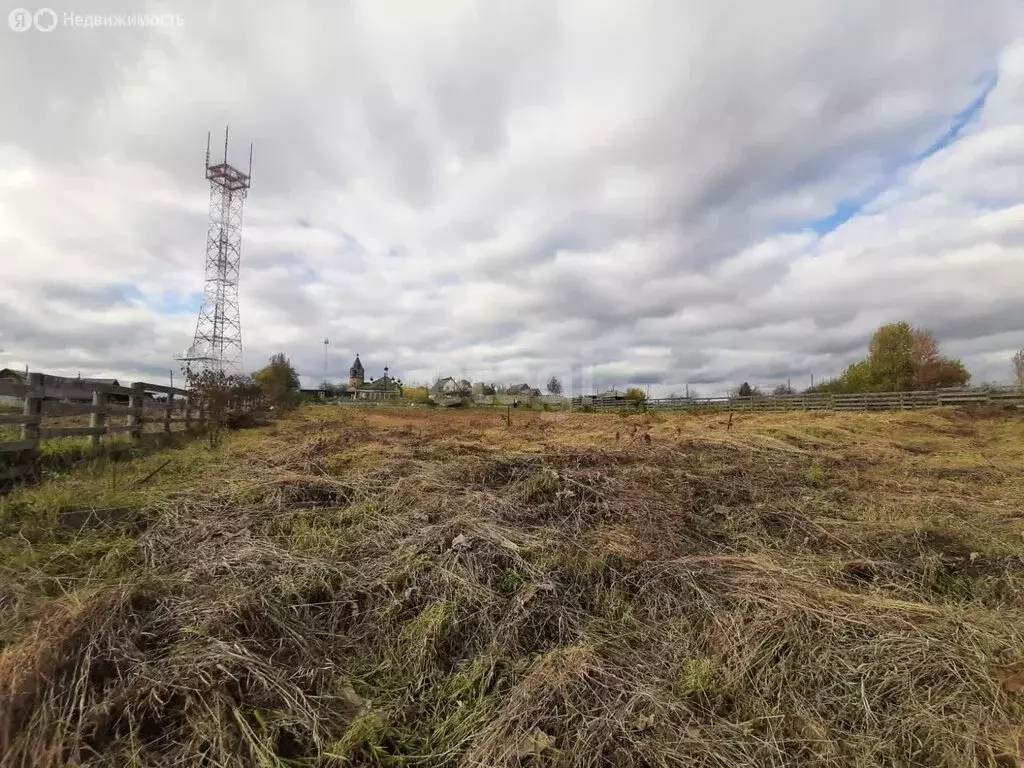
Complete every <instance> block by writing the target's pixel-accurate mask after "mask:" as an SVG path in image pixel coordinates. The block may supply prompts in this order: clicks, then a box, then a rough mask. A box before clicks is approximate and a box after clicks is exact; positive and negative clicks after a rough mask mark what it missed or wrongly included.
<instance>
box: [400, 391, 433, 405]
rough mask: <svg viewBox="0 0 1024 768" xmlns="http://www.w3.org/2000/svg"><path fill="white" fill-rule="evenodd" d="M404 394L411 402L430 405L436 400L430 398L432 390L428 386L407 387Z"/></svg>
mask: <svg viewBox="0 0 1024 768" xmlns="http://www.w3.org/2000/svg"><path fill="white" fill-rule="evenodd" d="M402 394H403V395H404V397H405V399H406V400H408V401H409V402H410V403H416V404H417V405H428V404H430V403H432V402H434V401H433V400H431V399H430V392H429V390H427V388H426V387H406V388H405V390H404V391H403V392H402Z"/></svg>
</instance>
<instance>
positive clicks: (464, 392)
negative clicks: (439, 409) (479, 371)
mask: <svg viewBox="0 0 1024 768" xmlns="http://www.w3.org/2000/svg"><path fill="white" fill-rule="evenodd" d="M468 396H469V391H468V388H467V387H466V385H465V383H464V382H461V381H456V380H455V379H453V378H452V377H451V376H445V377H444V378H443V379H438V380H437V381H435V382H434V385H433V386H432V387H431V388H430V399H431V400H433V401H434V402H436V403H439V404H440V405H448V406H450V405H462V404H463V403H464V402H465V400H466V398H467V397H468Z"/></svg>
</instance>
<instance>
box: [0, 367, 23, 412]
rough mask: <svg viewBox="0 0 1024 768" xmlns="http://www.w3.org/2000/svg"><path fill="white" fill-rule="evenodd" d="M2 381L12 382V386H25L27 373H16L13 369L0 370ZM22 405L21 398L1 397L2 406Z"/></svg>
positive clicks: (12, 396)
mask: <svg viewBox="0 0 1024 768" xmlns="http://www.w3.org/2000/svg"><path fill="white" fill-rule="evenodd" d="M0 381H6V382H10V383H11V384H24V383H25V373H24V371H16V370H14V369H13V368H0ZM20 403H21V398H20V397H15V396H14V395H0V405H18V404H20Z"/></svg>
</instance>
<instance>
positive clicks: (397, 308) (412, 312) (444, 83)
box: [0, 0, 1024, 394]
mask: <svg viewBox="0 0 1024 768" xmlns="http://www.w3.org/2000/svg"><path fill="white" fill-rule="evenodd" d="M138 8H139V6H138V5H137V4H136V3H129V2H127V0H125V1H124V2H94V3H92V4H91V5H90V7H89V8H88V9H85V8H83V7H82V6H81V4H76V5H75V6H74V8H72V7H71V6H68V7H67V8H65V7H60V8H54V10H56V11H57V13H58V16H59V17H62V16H63V14H64V13H66V12H72V11H73V12H74V13H86V12H91V13H96V14H104V15H116V14H135V13H139V12H140V11H139V10H138ZM145 12H147V13H151V14H159V13H165V12H166V13H174V14H177V15H178V16H179V17H181V19H182V21H183V25H182V26H181V27H174V28H146V29H141V28H110V27H98V28H91V29H83V28H67V27H63V26H58V28H57V29H55V30H54V31H53V32H52V33H49V34H41V33H38V32H25V33H20V34H15V33H13V32H11V33H10V34H7V30H0V34H2V35H3V38H4V39H3V42H4V45H3V46H0V98H2V99H3V103H4V104H7V105H9V106H10V108H9V109H8V110H7V112H6V113H5V121H4V122H3V124H2V125H0V312H2V314H0V346H2V347H3V348H4V349H5V353H4V355H5V358H6V359H5V363H11V364H18V365H22V364H28V365H30V366H32V367H34V368H38V369H41V370H50V371H53V372H56V373H61V372H69V371H70V372H74V371H76V370H78V369H79V368H81V369H82V370H83V372H85V371H87V372H88V373H91V374H94V375H117V376H120V377H122V378H129V379H130V378H132V377H134V376H145V375H157V374H159V373H160V372H161V371H163V370H165V369H167V368H169V367H172V366H173V365H174V363H173V358H174V357H175V356H176V355H177V354H179V353H180V351H181V350H182V349H184V348H185V347H186V346H188V344H189V343H190V341H191V335H192V332H193V330H194V317H193V316H192V315H191V314H190V311H191V310H192V304H193V303H194V301H195V298H196V294H197V293H198V292H200V291H201V290H202V281H203V258H204V254H205V243H206V239H205V238H206V225H207V223H206V218H207V200H206V194H207V192H206V190H205V188H204V183H205V182H204V180H203V176H202V159H203V151H204V150H205V136H206V132H207V131H208V130H211V129H212V130H213V134H214V137H213V145H214V152H215V154H216V153H219V152H222V151H223V150H222V145H221V144H219V141H220V139H218V137H217V135H218V132H219V131H220V130H221V129H222V126H223V125H224V124H226V123H230V124H231V131H232V144H231V149H230V152H231V159H232V160H233V161H237V162H240V163H242V162H247V159H248V158H247V148H248V143H249V142H250V141H251V142H253V143H254V144H255V158H254V166H253V188H252V192H251V196H250V199H249V201H248V203H247V207H246V219H245V225H244V229H243V267H242V277H241V306H242V324H243V341H244V345H245V359H246V364H247V365H248V366H249V367H250V368H252V367H256V366H257V365H259V364H260V362H261V361H262V360H264V359H265V358H266V357H268V356H269V355H270V354H271V353H272V352H275V351H278V350H283V351H285V352H286V353H288V354H289V355H290V356H291V357H292V359H293V361H294V362H295V363H296V364H297V367H298V368H299V369H300V372H301V373H302V374H303V379H304V381H305V382H306V383H307V384H312V383H314V382H316V381H318V380H319V379H320V378H321V376H322V368H323V357H322V355H323V344H322V340H323V338H324V337H325V336H326V337H329V338H330V339H331V345H330V350H329V353H330V356H331V358H330V373H331V375H332V376H334V377H342V376H343V375H345V373H346V371H347V367H348V364H349V362H350V358H351V357H352V356H354V354H355V352H357V351H358V352H360V353H361V355H362V358H363V360H364V362H366V364H367V366H368V367H369V368H371V369H372V370H374V371H376V370H382V369H383V366H384V365H389V366H390V367H391V370H392V372H394V373H395V374H397V375H398V376H400V377H401V378H403V379H404V380H405V381H407V382H411V381H416V380H419V381H424V380H427V379H430V378H432V377H433V376H434V375H435V374H440V373H451V374H454V375H459V376H460V377H461V376H465V377H466V378H471V379H474V380H477V379H484V380H488V381H491V380H493V381H499V382H501V381H506V382H507V381H512V380H522V379H524V378H527V379H529V380H530V382H531V383H533V384H535V385H537V386H540V385H542V384H543V382H544V381H546V379H547V378H548V377H549V376H550V375H552V374H557V375H559V376H561V377H562V378H563V380H564V381H566V382H567V383H569V382H575V383H576V385H577V386H579V387H593V386H597V385H598V384H599V383H617V384H618V385H619V386H623V385H626V384H630V383H633V384H640V385H644V386H646V385H648V384H649V385H650V386H651V390H652V394H655V393H660V392H662V391H664V392H667V391H670V390H673V389H674V390H676V391H681V390H682V389H683V387H684V385H685V384H686V383H687V382H690V383H700V384H701V389H702V392H703V393H705V394H712V393H713V392H716V391H724V390H725V389H727V388H729V387H731V386H734V385H735V384H737V383H739V382H740V381H742V380H748V381H750V382H751V383H752V384H753V383H758V384H761V385H762V386H766V387H767V386H771V385H773V384H775V383H778V382H779V381H782V380H784V379H786V378H792V379H793V381H794V383H801V384H802V383H804V382H805V381H808V380H809V377H810V375H811V374H812V373H813V374H814V375H815V376H816V378H821V377H823V376H826V375H831V374H835V373H838V372H839V371H841V370H842V369H843V368H844V367H845V366H846V365H847V364H848V363H849V362H851V361H852V360H854V359H856V357H858V356H859V355H860V354H862V352H863V350H864V348H865V347H866V343H867V339H868V337H869V335H870V333H871V331H872V330H873V329H874V328H875V327H877V325H878V324H880V323H882V322H887V321H891V320H896V319H907V320H910V321H912V322H915V323H919V324H921V325H924V326H927V327H930V328H932V329H933V330H934V331H935V332H936V334H937V335H938V336H939V339H940V341H942V342H944V343H945V344H946V346H947V347H948V349H949V350H951V351H955V353H956V354H958V355H961V356H963V358H964V360H965V362H967V363H968V365H969V366H970V367H971V368H972V370H974V371H975V373H976V376H977V378H979V379H1001V378H1006V376H1007V373H1008V364H1007V363H1006V360H1007V359H1008V357H1009V354H1010V351H1011V350H1012V349H1013V348H1015V347H1017V346H1020V341H1019V339H1020V338H1021V337H1024V327H1022V325H1024V323H1022V322H1021V321H1019V320H1017V319H1016V315H1015V314H1014V312H1013V311H1012V309H1011V308H1012V306H1013V305H1014V303H1015V302H1016V301H1017V296H1018V295H1019V294H1020V292H1021V288H1022V287H1024V286H1022V285H1021V283H1022V281H1024V272H1022V270H1021V268H1020V266H1019V265H1020V264H1021V263H1022V262H1021V258H1020V257H1021V253H1020V250H1021V244H1022V243H1024V225H1021V224H1019V223H1018V222H1021V221H1024V218H1022V217H1021V215H1020V214H1021V212H1022V211H1024V200H1022V199H1021V195H1020V191H1019V180H1020V178H1021V174H1022V172H1024V166H1022V162H1024V161H1022V160H1021V159H1020V158H1022V157H1024V151H1022V150H1024V132H1022V130H1021V129H1020V128H1019V127H1018V126H1019V125H1020V124H1021V122H1022V118H1024V15H1022V12H1021V11H1020V9H1019V5H1018V4H1017V3H1016V2H1012V1H1011V0H994V1H993V2H990V3H985V4H981V5H979V4H968V3H962V2H959V1H958V0H934V1H929V2H925V1H924V0H911V1H910V2H905V3H901V4H898V5H896V6H893V5H892V4H891V3H883V2H881V0H867V1H865V2H860V3H848V4H843V5H835V4H822V3H817V2H812V0H784V1H783V2H779V3H773V4H771V5H770V6H769V5H764V6H751V5H750V4H749V3H739V2H738V1H735V2H734V1H731V0H730V1H729V2H719V3H703V2H695V1H690V0H682V1H680V0H649V1H644V2H638V3H633V4H631V5H630V6H629V8H628V9H627V8H625V7H624V6H617V5H615V4H602V3H593V2H589V1H587V2H584V0H566V1H565V2H561V3H558V4H552V3H549V2H543V1H542V0H526V1H525V2H522V1H521V2H510V1H508V2H506V1H505V0H496V1H495V2H492V3H487V4H485V5H481V4H478V3H470V2H468V0H467V1H466V2H461V1H460V2H456V1H454V0H452V1H451V2H448V1H445V2H439V3H431V4H428V5H424V4H422V3H413V2H398V0H395V2H389V3H370V2H353V3H345V4H335V5H330V6H328V5H317V6H315V7H314V6H288V8H287V9H282V8H278V7H276V6H274V7H270V6H266V7H264V6H254V5H253V4H244V3H241V2H227V3H220V4H204V3H199V2H183V3H177V4H174V5H173V6H161V5H159V4H152V3H151V4H149V5H147V6H146V11H145ZM574 366H576V368H575V369H574ZM574 370H575V371H576V372H575V374H574Z"/></svg>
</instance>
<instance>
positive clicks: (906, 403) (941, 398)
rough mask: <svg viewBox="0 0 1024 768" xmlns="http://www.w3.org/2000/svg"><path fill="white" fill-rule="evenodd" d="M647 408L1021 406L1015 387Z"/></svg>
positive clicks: (662, 402)
mask: <svg viewBox="0 0 1024 768" xmlns="http://www.w3.org/2000/svg"><path fill="white" fill-rule="evenodd" d="M645 405H646V407H648V408H657V409H666V410H685V411H695V410H706V409H719V410H730V411H798V410H799V411H907V410H918V409H921V408H942V407H947V406H960V407H964V406H974V407H983V406H1009V405H1012V406H1017V407H1021V406H1024V391H1022V390H1021V389H1019V388H1017V387H973V388H971V387H964V388H958V389H936V390H929V391H923V392H862V393H855V394H832V393H827V392H814V393H809V394H798V395H756V396H751V397H739V396H735V397H700V398H685V397H675V398H671V397H664V398H655V399H651V400H647V401H646V403H645ZM573 406H574V407H578V406H591V407H594V408H597V409H599V410H629V409H631V408H635V407H636V403H635V402H634V401H632V400H626V399H622V398H614V399H613V398H588V397H582V398H574V399H573Z"/></svg>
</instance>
